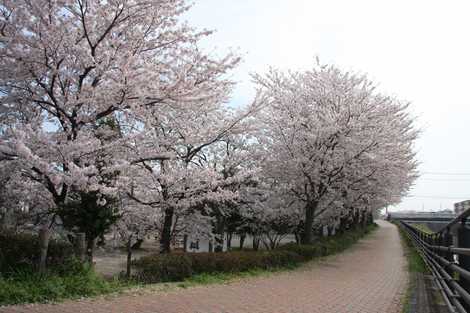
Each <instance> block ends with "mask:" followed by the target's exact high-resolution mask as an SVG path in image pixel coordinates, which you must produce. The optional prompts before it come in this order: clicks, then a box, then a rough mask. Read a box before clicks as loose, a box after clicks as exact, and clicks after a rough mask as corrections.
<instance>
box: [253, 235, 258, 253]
mask: <svg viewBox="0 0 470 313" xmlns="http://www.w3.org/2000/svg"><path fill="white" fill-rule="evenodd" d="M259 242H260V239H259V238H257V236H253V250H255V251H258V249H259Z"/></svg>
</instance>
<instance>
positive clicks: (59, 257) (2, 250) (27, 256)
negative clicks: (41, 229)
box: [0, 232, 73, 274]
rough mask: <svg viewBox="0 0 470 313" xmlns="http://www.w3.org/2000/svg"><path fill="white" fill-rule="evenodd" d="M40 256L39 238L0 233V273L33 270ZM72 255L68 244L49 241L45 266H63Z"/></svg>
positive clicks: (71, 249) (29, 235)
mask: <svg viewBox="0 0 470 313" xmlns="http://www.w3.org/2000/svg"><path fill="white" fill-rule="evenodd" d="M39 255H40V245H39V236H37V235H32V234H13V233H5V232H3V233H0V273H4V274H5V273H8V272H11V271H15V270H21V269H23V270H24V269H28V268H33V267H35V266H36V265H37V264H38V260H39ZM72 255H73V247H72V245H71V244H70V243H68V242H65V241H59V240H54V239H51V240H50V241H49V248H48V253H47V260H46V262H47V265H48V266H56V265H59V264H63V263H64V262H65V260H66V259H68V258H70V257H71V256H72Z"/></svg>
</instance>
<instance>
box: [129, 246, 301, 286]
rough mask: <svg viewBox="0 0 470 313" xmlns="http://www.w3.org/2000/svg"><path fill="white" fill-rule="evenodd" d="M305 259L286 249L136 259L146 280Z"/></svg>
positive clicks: (139, 275) (176, 278)
mask: <svg viewBox="0 0 470 313" xmlns="http://www.w3.org/2000/svg"><path fill="white" fill-rule="evenodd" d="M303 260H304V258H303V257H302V256H300V255H298V254H297V253H295V252H292V251H287V250H275V251H256V252H255V251H234V252H220V253H210V252H207V253H186V254H168V255H152V256H146V257H142V258H140V259H139V260H137V261H135V262H134V265H135V267H136V269H137V274H136V275H135V278H136V279H137V280H139V281H142V282H146V283H155V282H165V281H180V280H183V279H185V278H188V277H190V276H191V275H192V274H203V273H237V272H244V271H248V270H252V269H271V268H277V267H284V266H289V265H296V264H298V263H300V262H302V261H303Z"/></svg>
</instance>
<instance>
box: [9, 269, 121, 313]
mask: <svg viewBox="0 0 470 313" xmlns="http://www.w3.org/2000/svg"><path fill="white" fill-rule="evenodd" d="M129 285H130V283H127V282H124V281H120V280H117V279H116V280H112V281H106V280H105V279H103V278H102V277H100V276H99V275H97V274H95V272H94V271H93V270H92V269H91V268H89V267H86V266H84V267H83V268H82V269H80V270H76V271H68V272H62V271H50V272H48V273H44V274H40V273H37V272H36V271H33V270H32V269H22V270H21V271H17V272H9V273H8V274H3V276H0V306H1V305H12V304H21V303H35V302H41V303H45V302H55V301H60V300H64V299H77V298H83V297H93V296H98V295H103V294H109V293H112V292H116V291H119V290H122V289H124V288H126V287H128V286H129Z"/></svg>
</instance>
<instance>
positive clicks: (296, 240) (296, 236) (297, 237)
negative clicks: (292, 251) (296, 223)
mask: <svg viewBox="0 0 470 313" xmlns="http://www.w3.org/2000/svg"><path fill="white" fill-rule="evenodd" d="M294 236H295V243H296V244H298V245H299V244H300V234H299V233H295V234H294Z"/></svg>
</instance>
